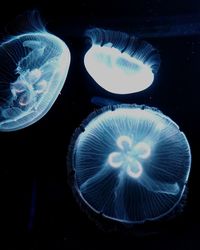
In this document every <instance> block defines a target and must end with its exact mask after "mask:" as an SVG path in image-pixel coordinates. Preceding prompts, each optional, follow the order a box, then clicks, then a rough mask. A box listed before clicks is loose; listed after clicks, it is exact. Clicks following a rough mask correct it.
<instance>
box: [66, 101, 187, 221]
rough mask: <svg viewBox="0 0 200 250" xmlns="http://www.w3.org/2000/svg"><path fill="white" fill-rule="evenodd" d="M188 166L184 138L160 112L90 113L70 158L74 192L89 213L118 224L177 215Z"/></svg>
mask: <svg viewBox="0 0 200 250" xmlns="http://www.w3.org/2000/svg"><path fill="white" fill-rule="evenodd" d="M190 165H191V152H190V146H189V144H188V141H187V139H186V136H185V135H184V133H183V132H181V131H180V130H179V127H178V126H177V124H176V123H174V122H173V121H172V120H171V119H170V118H169V117H167V116H165V115H164V114H163V113H161V112H160V111H159V110H157V109H155V108H150V107H146V106H139V105H125V104H120V105H114V106H109V107H104V108H102V109H100V110H99V111H97V112H94V113H92V114H91V115H90V116H89V117H88V118H87V119H86V120H85V121H84V122H83V124H82V125H81V126H80V128H79V129H77V130H76V132H75V134H74V136H73V137H72V142H71V145H70V148H69V152H68V168H69V176H70V181H71V184H72V190H73V191H74V194H75V195H76V197H78V200H79V201H80V203H81V204H83V205H84V206H85V207H86V208H87V210H88V211H93V213H95V214H101V215H102V216H103V217H104V218H105V217H106V218H109V219H111V220H114V221H118V222H122V223H131V224H138V223H144V222H146V221H155V220H159V219H163V218H165V217H166V216H169V215H170V214H171V213H172V211H173V212H174V211H176V208H177V207H178V205H180V202H181V200H182V198H183V194H184V191H185V188H186V183H187V180H188V176H189V172H190Z"/></svg>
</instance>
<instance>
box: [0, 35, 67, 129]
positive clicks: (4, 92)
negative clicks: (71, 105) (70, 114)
mask: <svg viewBox="0 0 200 250" xmlns="http://www.w3.org/2000/svg"><path fill="white" fill-rule="evenodd" d="M0 61H1V62H0V130H1V131H12V130H18V129H21V128H24V127H27V126H29V125H30V124H32V123H35V122H36V121H37V120H39V119H40V118H41V117H43V116H44V115H45V114H46V113H47V112H48V110H49V109H50V108H51V106H52V105H53V103H54V102H55V100H56V98H57V97H58V95H59V93H60V91H61V89H62V87H63V84H64V82H65V79H66V76H67V73H68V69H69V64H70V51H69V49H68V47H67V45H66V44H65V43H64V42H63V41H62V40H61V39H59V38H58V37H56V36H55V35H52V34H50V33H48V32H46V31H41V32H38V31H37V32H31V33H25V34H22V35H18V36H15V37H13V38H12V39H10V40H8V41H6V42H3V43H2V44H1V45H0Z"/></svg>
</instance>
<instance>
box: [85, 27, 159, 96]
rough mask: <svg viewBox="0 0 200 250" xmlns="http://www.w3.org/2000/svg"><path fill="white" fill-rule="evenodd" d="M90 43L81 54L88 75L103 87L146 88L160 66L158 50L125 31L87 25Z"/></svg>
mask: <svg viewBox="0 0 200 250" xmlns="http://www.w3.org/2000/svg"><path fill="white" fill-rule="evenodd" d="M86 36H87V37H89V38H90V40H91V43H92V46H91V48H90V49H89V50H88V51H87V52H86V54H85V57H84V63H85V67H86V69H87V71H88V73H89V74H90V75H91V77H92V78H93V79H94V80H95V81H96V83H98V84H99V85H100V86H101V87H102V88H104V89H105V90H107V91H109V92H111V93H115V94H129V93H135V92H139V91H142V90H144V89H146V88H148V87H149V86H150V85H151V84H152V82H153V80H154V74H155V73H157V71H158V69H159V66H160V56H159V53H158V51H157V50H156V49H155V48H154V47H153V46H152V45H150V44H149V43H147V42H145V41H142V40H140V39H139V38H136V37H135V36H129V35H127V34H126V33H123V32H118V31H111V30H104V29H99V28H94V29H89V30H87V32H86Z"/></svg>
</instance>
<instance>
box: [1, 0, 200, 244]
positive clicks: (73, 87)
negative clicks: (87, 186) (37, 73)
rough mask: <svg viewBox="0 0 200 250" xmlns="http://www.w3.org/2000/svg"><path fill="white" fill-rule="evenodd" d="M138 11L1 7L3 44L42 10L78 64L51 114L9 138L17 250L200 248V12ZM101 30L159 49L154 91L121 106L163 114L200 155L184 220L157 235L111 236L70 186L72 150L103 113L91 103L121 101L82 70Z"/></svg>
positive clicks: (9, 232)
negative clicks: (74, 138) (16, 23)
mask: <svg viewBox="0 0 200 250" xmlns="http://www.w3.org/2000/svg"><path fill="white" fill-rule="evenodd" d="M66 2H67V1H66ZM138 2H139V3H137V2H136V1H118V2H116V1H109V2H108V1H99V2H98V3H97V2H95V3H94V2H92V1H79V2H77V1H76V2H75V1H74V2H72V5H71V7H70V6H68V7H65V5H67V4H65V5H64V4H63V3H62V2H61V1H56V2H52V3H49V1H40V2H39V1H38V3H37V2H36V1H33V2H31V1H29V3H22V2H19V1H18V5H17V6H16V7H14V6H11V4H7V5H5V6H2V7H1V8H2V9H1V13H3V15H1V16H0V27H1V30H0V33H1V34H0V35H1V37H3V35H4V34H10V33H9V29H8V28H5V27H9V24H10V23H11V21H13V20H14V19H15V17H16V16H17V15H19V14H21V13H23V11H25V10H27V9H32V8H37V9H38V10H39V11H40V13H41V15H42V16H43V18H44V20H45V21H46V24H47V29H48V30H49V31H50V32H52V33H54V34H56V35H58V36H59V37H60V38H62V39H63V40H64V41H66V43H67V45H68V46H69V49H70V51H71V55H72V60H71V66H70V71H69V74H68V78H67V80H66V83H65V86H64V88H63V90H62V92H61V95H60V96H59V98H58V99H57V101H56V103H55V104H54V106H53V107H52V109H51V110H50V111H49V113H48V114H47V115H46V116H45V117H44V118H42V119H41V120H40V121H39V122H37V123H36V124H34V125H32V126H30V127H28V128H26V129H24V130H20V131H17V132H12V133H0V149H1V154H0V155H1V162H0V166H1V174H0V185H1V191H0V194H1V209H2V212H1V214H0V221H1V223H0V227H1V231H2V232H3V234H1V238H2V240H4V241H5V242H6V246H7V247H8V249H15V248H16V246H17V245H18V244H20V245H21V246H25V248H26V249H29V248H30V249H104V248H107V247H108V244H109V245H112V246H113V247H112V248H113V249H115V248H116V249H122V248H123V249H129V248H131V249H135V248H138V249H147V248H150V249H151V248H154V249H198V248H199V246H200V240H199V236H198V232H199V226H200V222H199V219H200V215H199V209H200V206H199V204H198V199H199V173H200V171H199V141H200V133H199V128H200V119H199V115H200V112H199V107H200V98H199V90H200V87H199V68H200V29H199V27H200V14H199V13H200V2H199V1H198V0H197V1H195V0H192V1H186V0H185V1H175V0H174V1H158V0H155V1H153V0H152V1H144V0H143V1H138ZM95 26H98V27H102V28H112V29H116V30H121V31H125V32H128V33H130V34H134V33H136V34H138V35H139V36H141V37H143V38H145V39H146V40H147V41H149V42H150V43H151V44H153V45H154V46H155V47H157V48H158V49H159V51H160V54H161V59H162V63H161V67H160V70H159V73H158V75H157V77H156V80H155V82H154V83H153V85H152V86H151V87H150V88H148V89H147V90H145V91H142V92H140V93H136V94H131V95H126V96H125V97H122V96H117V97H114V98H115V101H116V102H124V103H137V104H146V105H149V106H154V107H157V108H159V109H160V110H161V111H162V112H163V113H164V114H166V115H167V116H169V117H170V118H172V120H174V121H175V122H176V123H177V124H179V126H180V128H181V130H182V131H184V132H185V134H186V136H187V138H188V141H189V143H190V146H191V151H192V169H191V175H190V178H189V184H188V187H189V191H188V199H187V202H186V207H185V210H184V213H183V214H182V215H181V217H178V218H175V219H174V220H172V221H171V222H169V223H167V224H166V225H165V226H163V225H162V226H160V227H159V226H158V227H157V228H156V230H155V231H154V230H151V233H150V234H145V235H144V234H143V235H140V236H135V235H134V234H133V233H131V232H112V233H109V232H105V231H102V230H101V229H99V228H98V227H97V226H96V224H95V223H94V222H93V221H91V220H89V219H88V217H87V215H85V214H84V213H83V212H81V211H80V208H79V206H78V205H77V203H76V202H75V200H74V198H73V196H72V194H71V190H70V188H69V187H68V185H67V182H66V179H67V171H66V163H65V161H66V153H67V148H68V144H69V141H70V138H71V135H72V133H73V132H74V129H75V128H76V127H78V126H79V124H80V123H81V121H82V120H83V119H84V118H85V117H86V116H87V115H88V114H89V113H90V112H92V111H93V110H94V109H95V108H96V106H95V105H94V103H91V102H90V100H91V98H92V97H93V96H100V97H103V98H108V99H113V95H112V94H109V93H106V92H105V91H104V90H102V89H101V88H100V87H98V86H97V85H96V84H95V83H94V82H93V80H92V78H91V77H90V76H89V74H88V73H87V72H86V70H85V68H84V65H83V56H84V54H85V52H86V50H87V48H88V44H87V42H86V41H85V39H84V38H83V33H84V31H85V29H86V28H88V27H95ZM0 63H2V62H0ZM11 247H13V248H11ZM2 249H6V247H3V248H2Z"/></svg>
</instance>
